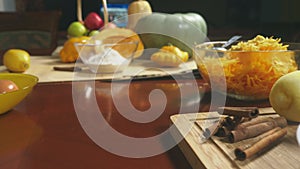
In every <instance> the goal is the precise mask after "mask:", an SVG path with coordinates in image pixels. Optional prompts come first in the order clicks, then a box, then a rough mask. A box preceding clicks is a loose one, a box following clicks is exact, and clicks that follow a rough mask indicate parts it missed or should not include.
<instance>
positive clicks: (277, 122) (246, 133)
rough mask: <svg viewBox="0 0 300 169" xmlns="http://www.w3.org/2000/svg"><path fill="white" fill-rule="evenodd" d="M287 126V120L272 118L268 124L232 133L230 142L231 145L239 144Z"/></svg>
mask: <svg viewBox="0 0 300 169" xmlns="http://www.w3.org/2000/svg"><path fill="white" fill-rule="evenodd" d="M249 122H251V121H249ZM242 124H243V123H242ZM286 126H287V121H286V120H285V118H274V119H273V118H271V119H269V121H266V122H261V123H257V124H254V125H249V126H246V127H239V128H237V129H235V130H233V131H231V133H230V134H229V135H228V141H229V142H231V143H234V142H238V141H241V140H244V139H248V138H253V137H256V136H258V135H260V134H262V133H264V132H267V131H269V130H271V129H274V128H276V127H281V128H284V127H286Z"/></svg>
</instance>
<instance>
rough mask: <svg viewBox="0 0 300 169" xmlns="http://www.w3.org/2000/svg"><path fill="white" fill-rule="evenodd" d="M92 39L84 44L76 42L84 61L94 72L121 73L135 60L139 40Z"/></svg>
mask: <svg viewBox="0 0 300 169" xmlns="http://www.w3.org/2000/svg"><path fill="white" fill-rule="evenodd" d="M118 40H119V41H117V40H112V39H110V40H109V41H107V40H105V41H102V40H90V41H89V42H87V43H85V44H82V43H76V44H75V47H76V49H77V50H78V52H79V57H80V59H81V60H82V62H83V63H84V64H85V65H87V67H88V68H89V69H90V70H91V72H93V73H119V72H122V71H123V70H124V69H125V68H126V67H128V65H129V64H130V63H131V61H132V60H133V56H134V54H135V52H136V51H137V47H138V43H139V42H138V41H133V40H131V41H120V39H118Z"/></svg>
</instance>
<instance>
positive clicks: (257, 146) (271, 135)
mask: <svg viewBox="0 0 300 169" xmlns="http://www.w3.org/2000/svg"><path fill="white" fill-rule="evenodd" d="M286 134H287V129H286V128H283V129H281V128H280V127H276V128H274V129H272V130H270V131H269V132H267V133H265V134H264V135H265V137H264V138H262V139H260V140H259V141H258V142H256V143H254V144H253V145H252V146H250V147H248V148H244V147H239V148H236V149H235V150H234V154H235V156H236V158H237V159H238V160H241V161H243V160H245V159H247V158H249V157H251V156H253V155H254V154H256V153H258V152H261V151H263V150H264V149H266V148H268V147H270V146H272V145H274V143H276V142H277V141H278V140H279V139H281V138H283V137H284V136H285V135H286Z"/></svg>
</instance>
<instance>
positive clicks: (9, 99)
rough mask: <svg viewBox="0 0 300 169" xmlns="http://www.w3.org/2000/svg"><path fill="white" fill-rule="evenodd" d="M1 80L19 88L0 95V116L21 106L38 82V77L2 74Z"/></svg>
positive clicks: (0, 75)
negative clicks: (11, 82) (8, 81)
mask: <svg viewBox="0 0 300 169" xmlns="http://www.w3.org/2000/svg"><path fill="white" fill-rule="evenodd" d="M0 79H6V80H11V81H13V82H14V83H15V84H16V85H17V86H18V90H16V91H12V92H7V93H3V94H0V103H1V104H0V114H3V113H6V112H8V111H9V110H11V109H12V108H13V107H15V106H16V105H17V104H19V103H20V102H21V101H22V100H23V99H24V98H25V97H26V96H27V95H28V94H29V93H30V92H31V91H32V89H33V87H34V86H35V85H36V84H37V82H38V77H36V76H33V75H29V74H21V73H0Z"/></svg>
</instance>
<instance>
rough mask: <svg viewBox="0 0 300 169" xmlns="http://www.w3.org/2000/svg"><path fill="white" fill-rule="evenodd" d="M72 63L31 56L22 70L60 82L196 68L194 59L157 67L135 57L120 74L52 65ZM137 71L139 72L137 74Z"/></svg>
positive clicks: (1, 68) (0, 68)
mask: <svg viewBox="0 0 300 169" xmlns="http://www.w3.org/2000/svg"><path fill="white" fill-rule="evenodd" d="M74 65H75V64H73V63H62V62H61V61H60V59H59V57H58V56H57V55H54V56H32V57H31V64H30V68H29V69H28V70H27V71H26V72H24V73H28V74H32V75H35V76H37V77H38V78H39V83H42V82H60V81H74V80H110V79H117V80H125V79H131V78H132V77H133V76H136V75H138V76H136V77H135V78H137V77H140V78H153V77H163V76H170V75H176V74H186V73H189V72H191V71H192V70H193V69H196V68H197V67H196V64H195V63H194V61H189V62H187V63H184V64H182V65H180V67H178V68H165V67H159V66H158V65H156V64H154V63H153V62H152V61H150V60H142V59H136V60H134V61H133V63H132V64H131V65H130V66H129V67H128V68H127V69H126V70H125V71H124V72H123V73H120V74H116V75H114V74H109V73H106V74H94V73H92V72H91V71H90V70H89V69H88V68H87V67H86V66H85V65H84V64H83V63H79V64H76V66H78V67H80V68H82V71H79V72H71V71H56V70H54V69H53V67H54V66H59V67H72V66H74ZM1 72H8V71H7V69H6V67H5V66H0V73H1ZM137 72H139V73H138V74H137Z"/></svg>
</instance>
